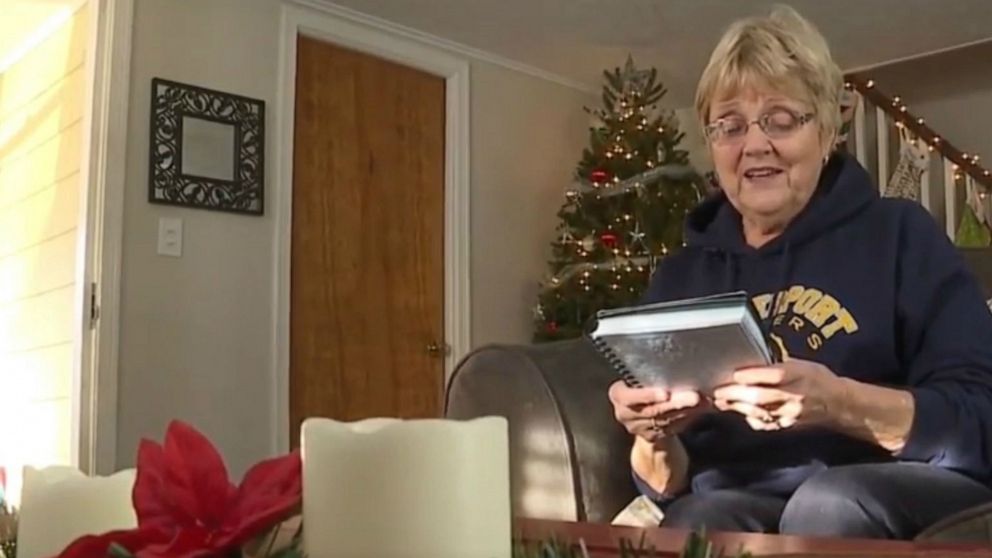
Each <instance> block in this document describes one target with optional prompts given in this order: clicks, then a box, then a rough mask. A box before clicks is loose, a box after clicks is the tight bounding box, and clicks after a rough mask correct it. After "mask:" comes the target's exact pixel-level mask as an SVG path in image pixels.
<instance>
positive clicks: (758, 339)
mask: <svg viewBox="0 0 992 558" xmlns="http://www.w3.org/2000/svg"><path fill="white" fill-rule="evenodd" d="M589 337H590V338H591V339H592V342H593V344H594V345H595V346H596V348H597V349H598V350H599V351H600V353H602V354H603V356H604V357H606V359H607V360H608V361H609V362H610V364H611V365H612V366H613V368H614V369H615V370H616V371H617V373H618V374H619V375H620V377H621V378H623V379H624V381H625V382H626V383H627V384H628V385H630V386H634V387H642V386H658V387H663V388H667V389H670V390H676V389H693V390H699V391H710V390H712V389H713V388H715V387H717V386H720V385H723V384H727V383H729V382H730V379H731V375H732V374H733V373H734V371H735V370H738V369H740V368H747V367H752V366H762V365H768V364H771V363H773V362H775V361H776V360H778V356H777V355H776V354H775V352H774V351H772V350H771V348H770V346H769V343H768V341H767V338H766V336H765V334H764V332H763V331H762V328H761V321H760V319H759V318H758V314H757V312H756V311H755V308H754V306H753V305H752V304H751V300H750V297H749V296H748V295H747V293H745V292H743V291H736V292H732V293H726V294H719V295H715V296H708V297H702V298H692V299H686V300H676V301H672V302H661V303H656V304H646V305H642V306H634V307H628V308H617V309H613V310H601V311H599V312H598V313H597V314H596V320H595V327H594V329H592V330H591V331H590V332H589Z"/></svg>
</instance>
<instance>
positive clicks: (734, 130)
mask: <svg viewBox="0 0 992 558" xmlns="http://www.w3.org/2000/svg"><path fill="white" fill-rule="evenodd" d="M814 116H815V113H812V112H807V113H805V114H796V113H794V112H792V111H791V110H785V109H777V110H773V111H771V112H766V113H765V114H762V115H761V116H759V117H758V118H757V119H756V120H752V121H750V122H748V121H747V120H746V119H744V118H742V117H740V116H728V117H725V118H720V119H718V120H716V121H715V122H712V123H710V124H708V125H707V126H706V127H705V128H703V132H704V133H705V134H706V138H707V139H708V140H710V141H711V142H713V143H715V144H721V145H728V144H734V143H737V142H739V141H741V140H743V139H744V136H746V135H747V131H748V130H749V129H750V128H751V124H757V125H758V127H759V128H761V131H762V132H764V133H765V135H766V136H768V137H769V138H771V139H783V138H786V137H788V136H789V135H791V134H792V133H793V132H795V131H796V130H798V129H799V128H800V127H801V126H803V125H804V124H806V123H807V122H809V121H810V120H812V119H813V117H814Z"/></svg>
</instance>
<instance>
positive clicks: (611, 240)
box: [599, 232, 617, 249]
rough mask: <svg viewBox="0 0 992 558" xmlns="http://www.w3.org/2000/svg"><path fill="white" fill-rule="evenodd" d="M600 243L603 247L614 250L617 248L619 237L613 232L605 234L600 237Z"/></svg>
mask: <svg viewBox="0 0 992 558" xmlns="http://www.w3.org/2000/svg"><path fill="white" fill-rule="evenodd" d="M599 241H600V242H602V243H603V246H606V247H607V248H611V249H612V248H616V247H617V235H615V234H613V233H611V232H604V233H603V234H601V235H599Z"/></svg>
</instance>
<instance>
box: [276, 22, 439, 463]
mask: <svg viewBox="0 0 992 558" xmlns="http://www.w3.org/2000/svg"><path fill="white" fill-rule="evenodd" d="M296 75H297V77H296V118H295V122H296V124H295V126H296V131H295V138H294V139H295V143H294V157H293V161H294V167H293V169H294V170H293V224H292V256H291V257H292V264H291V265H292V278H291V295H290V299H291V318H290V328H291V329H290V419H291V425H290V428H291V439H292V440H293V444H294V446H295V445H296V444H297V442H298V436H299V425H300V423H301V422H302V420H303V419H304V418H306V417H310V416H325V417H330V418H334V419H338V420H357V419H361V418H367V417H373V416H393V417H403V418H419V417H436V416H440V414H441V410H442V409H441V406H442V397H443V389H444V365H443V364H444V363H443V359H442V356H440V355H437V354H431V353H430V352H429V351H428V348H427V347H428V345H429V344H431V343H432V342H438V343H443V339H442V335H443V333H444V329H443V296H444V284H443V280H444V249H443V246H444V245H443V238H444V235H443V226H444V110H445V98H444V85H445V84H444V80H443V79H442V78H439V77H436V76H432V75H429V74H425V73H423V72H421V71H418V70H414V69H412V68H408V67H405V66H401V65H398V64H395V63H392V62H388V61H385V60H382V59H379V58H375V57H372V56H369V55H366V54H361V53H357V52H354V51H351V50H347V49H344V48H341V47H338V46H335V45H332V44H328V43H325V42H321V41H318V40H316V39H310V38H307V37H302V36H301V37H299V38H298V40H297V74H296Z"/></svg>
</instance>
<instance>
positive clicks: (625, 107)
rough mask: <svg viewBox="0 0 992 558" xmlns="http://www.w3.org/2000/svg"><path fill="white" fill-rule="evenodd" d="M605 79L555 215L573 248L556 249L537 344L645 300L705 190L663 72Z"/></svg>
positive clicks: (625, 71) (629, 70)
mask: <svg viewBox="0 0 992 558" xmlns="http://www.w3.org/2000/svg"><path fill="white" fill-rule="evenodd" d="M604 77H605V78H606V83H605V85H604V88H603V95H602V99H603V103H602V105H601V108H596V109H590V108H586V110H585V112H586V113H587V114H588V115H589V117H590V118H591V119H592V120H593V122H592V125H591V128H590V134H589V144H588V147H587V148H586V149H584V150H583V152H582V157H581V160H580V161H579V164H578V166H577V168H576V170H575V177H576V181H577V185H576V187H574V188H573V190H574V191H575V192H576V194H575V195H574V196H571V197H569V198H568V199H567V201H566V203H567V208H563V210H560V211H559V212H558V217H559V219H561V225H560V226H559V231H558V234H557V235H558V236H560V235H561V234H562V231H564V230H568V231H570V234H571V235H572V237H573V240H571V242H570V243H569V244H568V245H567V246H566V245H563V244H561V243H560V242H555V243H552V247H551V248H552V256H551V259H550V260H549V262H548V263H549V267H550V272H551V275H552V276H553V277H555V278H556V279H557V282H554V281H543V282H542V283H541V285H542V286H541V291H540V292H539V295H538V304H539V305H540V307H541V308H542V309H543V317H538V316H537V315H535V317H534V318H535V328H534V339H535V341H546V340H553V339H565V338H569V337H575V336H578V335H581V332H582V327H583V326H584V325H585V322H586V321H587V320H588V318H589V317H591V316H592V315H593V314H594V313H595V312H596V311H597V310H600V309H603V308H613V307H617V306H622V305H628V304H632V303H634V302H636V301H637V300H639V299H640V294H641V293H642V292H643V290H644V289H645V288H646V286H647V282H648V280H649V278H650V272H651V271H653V270H654V265H655V261H656V260H657V259H658V258H661V257H663V255H664V254H667V253H668V249H667V248H665V249H664V254H663V253H662V246H675V245H681V240H682V239H681V235H682V221H683V220H684V209H685V208H688V207H692V206H694V205H695V204H696V202H697V201H698V200H699V198H700V195H701V193H702V192H703V184H704V183H703V181H702V179H701V177H700V176H699V175H698V173H695V172H694V171H692V169H691V167H689V166H688V153H687V152H686V151H685V150H683V149H679V142H680V141H681V138H682V134H681V133H679V124H678V122H677V120H676V119H675V113H674V112H673V111H671V110H665V109H663V108H661V107H660V103H659V101H660V100H661V99H662V97H663V96H664V94H665V91H664V88H663V87H662V86H661V85H660V84H659V83H658V81H657V71H656V70H653V69H651V70H641V69H638V68H636V66H635V65H634V64H633V61H632V60H630V59H628V61H627V64H626V65H625V66H623V67H622V68H615V69H614V70H613V71H612V72H609V71H608V72H606V73H604ZM594 171H598V172H596V174H595V175H594V174H593V172H594ZM676 204H677V205H676ZM559 240H560V239H559ZM674 243H678V244H674ZM552 323H553V324H554V327H550V326H549V324H552Z"/></svg>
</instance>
